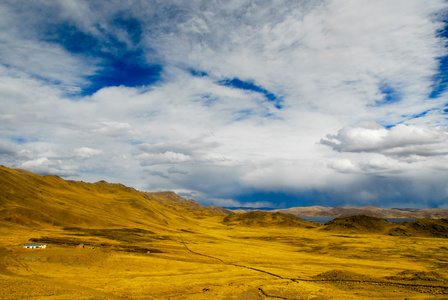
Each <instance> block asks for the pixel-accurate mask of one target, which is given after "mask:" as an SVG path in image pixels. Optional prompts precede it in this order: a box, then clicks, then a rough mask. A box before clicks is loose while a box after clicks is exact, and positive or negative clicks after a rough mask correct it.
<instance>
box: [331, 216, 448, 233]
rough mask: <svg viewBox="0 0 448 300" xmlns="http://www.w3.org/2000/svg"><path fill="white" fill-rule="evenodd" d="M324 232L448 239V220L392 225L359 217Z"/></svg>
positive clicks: (334, 222)
mask: <svg viewBox="0 0 448 300" xmlns="http://www.w3.org/2000/svg"><path fill="white" fill-rule="evenodd" d="M323 230H327V231H335V232H344V233H369V234H370V233H377V234H387V235H391V236H414V237H417V236H418V237H435V238H448V219H429V218H426V219H420V220H415V221H408V222H403V223H392V222H388V221H387V220H385V219H381V218H377V217H372V216H366V215H359V216H348V217H341V218H336V219H334V220H331V221H330V222H328V223H326V224H325V225H324V227H323Z"/></svg>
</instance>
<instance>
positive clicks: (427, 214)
mask: <svg viewBox="0 0 448 300" xmlns="http://www.w3.org/2000/svg"><path fill="white" fill-rule="evenodd" d="M273 212H284V213H290V214H293V215H296V216H316V217H348V216H355V215H368V216H373V217H378V218H433V219H440V218H448V209H446V208H430V209H413V208H412V209H411V208H379V207H374V206H365V207H340V206H338V207H322V206H309V207H291V208H286V209H276V210H273Z"/></svg>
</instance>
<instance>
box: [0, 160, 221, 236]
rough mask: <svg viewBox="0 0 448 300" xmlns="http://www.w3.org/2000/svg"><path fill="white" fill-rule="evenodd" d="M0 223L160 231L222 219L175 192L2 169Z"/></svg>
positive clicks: (0, 175) (212, 209)
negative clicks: (211, 218) (201, 220)
mask: <svg viewBox="0 0 448 300" xmlns="http://www.w3.org/2000/svg"><path fill="white" fill-rule="evenodd" d="M0 190H1V193H0V222H1V223H2V224H4V225H5V226H6V225H8V224H9V225H11V224H18V225H21V226H28V227H46V226H78V227H117V226H124V227H145V226H150V227H160V228H170V227H171V228H176V227H179V226H183V225H184V224H194V223H195V220H196V219H197V218H199V217H204V216H217V215H224V214H225V212H224V211H222V210H218V209H215V208H207V207H204V206H202V205H199V204H198V203H196V202H194V201H193V200H187V199H183V198H181V197H179V196H177V195H176V194H174V193H143V192H139V191H137V190H135V189H133V188H129V187H126V186H124V185H122V184H112V183H107V182H105V181H99V182H96V183H85V182H77V181H66V180H63V179H61V178H59V177H57V176H39V175H36V174H33V173H30V172H27V171H24V170H13V169H9V168H6V167H3V166H1V167H0Z"/></svg>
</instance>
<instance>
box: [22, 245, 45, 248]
mask: <svg viewBox="0 0 448 300" xmlns="http://www.w3.org/2000/svg"><path fill="white" fill-rule="evenodd" d="M23 247H25V248H28V249H36V248H41V249H45V248H47V245H41V244H24V245H23Z"/></svg>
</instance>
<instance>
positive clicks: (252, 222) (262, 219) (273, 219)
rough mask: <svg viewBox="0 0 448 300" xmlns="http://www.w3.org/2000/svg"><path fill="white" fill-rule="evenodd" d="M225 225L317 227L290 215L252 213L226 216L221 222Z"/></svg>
mask: <svg viewBox="0 0 448 300" xmlns="http://www.w3.org/2000/svg"><path fill="white" fill-rule="evenodd" d="M223 223H224V224H226V225H237V226H250V227H252V226H253V227H272V226H276V227H302V228H315V227H318V226H319V225H318V224H316V223H312V222H308V221H305V220H303V219H300V218H298V217H296V216H294V215H291V214H284V213H271V212H265V211H252V212H248V213H242V214H233V215H228V216H226V217H225V218H224V221H223Z"/></svg>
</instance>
